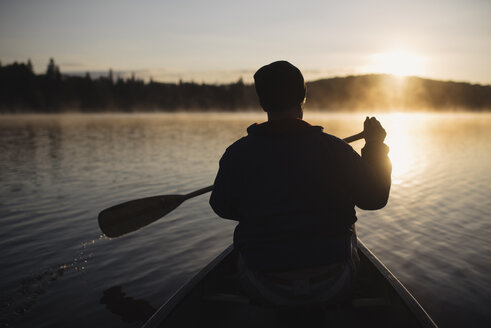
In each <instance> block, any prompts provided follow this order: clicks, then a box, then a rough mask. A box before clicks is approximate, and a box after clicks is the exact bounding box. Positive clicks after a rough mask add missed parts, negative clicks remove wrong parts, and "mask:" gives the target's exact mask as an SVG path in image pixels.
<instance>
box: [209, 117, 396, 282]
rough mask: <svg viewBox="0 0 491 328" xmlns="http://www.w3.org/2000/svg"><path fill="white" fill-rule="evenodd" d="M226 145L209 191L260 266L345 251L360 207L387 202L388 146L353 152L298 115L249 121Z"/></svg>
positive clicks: (295, 264) (245, 252)
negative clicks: (244, 132) (241, 134)
mask: <svg viewBox="0 0 491 328" xmlns="http://www.w3.org/2000/svg"><path fill="white" fill-rule="evenodd" d="M247 132H248V135H247V136H246V137H243V138H241V139H240V140H238V141H236V142H235V143H234V144H232V145H231V146H230V147H228V148H227V150H226V152H225V154H224V155H223V156H222V158H221V160H220V168H219V171H218V174H217V176H216V179H215V184H214V189H213V192H212V194H211V197H210V205H211V206H212V208H213V210H214V211H215V212H216V213H217V214H218V215H219V216H221V217H223V218H226V219H231V220H236V221H238V222H239V223H238V225H237V226H236V228H235V232H234V245H235V247H236V248H237V249H238V250H239V252H240V253H241V254H242V256H243V258H244V260H245V262H246V264H247V265H248V266H249V267H250V268H252V269H255V270H260V271H264V272H267V271H283V270H291V269H300V268H306V267H315V266H321V265H329V264H333V263H337V262H341V261H344V260H345V259H347V258H348V257H349V254H350V249H349V247H350V246H349V239H350V237H351V235H352V234H353V229H354V223H355V222H356V221H357V217H356V212H355V205H356V206H358V207H360V208H362V209H368V210H373V209H379V208H382V207H384V206H385V204H386V203H387V199H388V196H389V190H390V184H391V178H390V175H391V163H390V160H389V158H388V157H387V153H388V147H387V146H386V145H385V144H383V143H378V144H368V145H366V146H365V147H364V148H363V149H362V156H360V155H358V153H356V152H355V151H354V150H353V148H352V147H351V146H350V145H348V144H347V143H346V142H344V141H342V140H341V139H338V138H336V137H334V136H332V135H329V134H327V133H324V132H323V128H322V127H319V126H311V125H310V124H308V123H307V122H305V121H302V120H299V119H287V120H280V121H268V122H265V123H262V124H253V125H251V126H250V127H249V128H248V129H247Z"/></svg>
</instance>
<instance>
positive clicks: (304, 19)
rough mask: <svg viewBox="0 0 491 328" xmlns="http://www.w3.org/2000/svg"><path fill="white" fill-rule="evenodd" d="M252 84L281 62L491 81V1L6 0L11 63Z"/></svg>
mask: <svg viewBox="0 0 491 328" xmlns="http://www.w3.org/2000/svg"><path fill="white" fill-rule="evenodd" d="M50 57H53V58H55V61H56V62H57V63H58V64H59V66H60V69H61V71H62V72H63V73H68V72H86V71H90V72H94V73H95V72H97V71H102V72H107V70H108V69H109V68H112V69H113V70H114V71H115V72H121V74H123V73H131V72H134V73H135V74H136V75H137V76H139V77H142V78H149V77H153V79H154V80H160V81H177V80H179V79H180V78H182V79H184V80H194V81H197V82H212V83H213V82H228V81H234V80H237V79H238V78H239V77H243V78H244V80H245V81H248V82H249V81H250V80H251V77H252V74H253V72H254V71H255V70H256V69H257V68H259V67H260V66H262V65H264V64H267V63H269V62H271V61H274V60H278V59H286V60H289V61H290V62H292V63H293V64H295V65H297V66H298V67H299V68H300V69H301V70H302V71H303V72H304V75H305V77H306V79H307V80H314V79H319V78H322V77H332V76H345V75H350V74H365V73H391V74H400V75H418V76H423V77H429V78H434V79H443V80H454V81H469V82H472V83H481V84H491V1H489V0H445V1H442V0H435V1H433V0H424V1H421V0H413V1H395V0H390V1H389V0H387V1H382V0H376V1H368V0H367V1H351V0H346V1H339V0H337V1H310V0H302V1H300V0H297V1H291V0H283V1H265V0H261V1H258V0H248V1H231V0H214V1H210V0H207V1H199V0H179V1H178V0H175V1H163V0H160V1H156V0H155V1H150V0H141V1H121V0H112V1H102V0H98V1H92V0H85V1H73V0H67V1H47V0H31V1H27V0H26V1H24V0H17V1H16V0H10V1H6V0H0V61H1V62H2V65H5V64H9V63H12V62H13V61H22V62H25V61H26V60H27V59H28V58H30V59H31V60H32V62H33V64H34V68H35V71H36V72H43V71H44V70H45V69H46V65H47V63H48V60H49V58H50Z"/></svg>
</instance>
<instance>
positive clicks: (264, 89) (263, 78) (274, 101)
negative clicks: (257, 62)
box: [254, 61, 307, 113]
mask: <svg viewBox="0 0 491 328" xmlns="http://www.w3.org/2000/svg"><path fill="white" fill-rule="evenodd" d="M254 84H255V86H256V93H257V95H258V96H259V101H260V103H261V106H262V107H263V109H264V110H265V111H266V112H268V113H269V112H281V111H287V110H291V109H292V108H297V107H298V106H301V105H302V104H303V102H304V101H305V95H306V91H307V89H306V87H305V82H304V80H303V76H302V73H301V72H300V70H299V69H298V68H296V67H295V66H293V65H292V64H290V63H289V62H287V61H276V62H274V63H271V64H269V65H266V66H263V67H261V68H260V69H259V70H258V71H257V72H256V74H254Z"/></svg>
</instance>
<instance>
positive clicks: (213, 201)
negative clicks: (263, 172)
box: [210, 149, 239, 220]
mask: <svg viewBox="0 0 491 328" xmlns="http://www.w3.org/2000/svg"><path fill="white" fill-rule="evenodd" d="M231 162H232V160H231V156H230V151H229V150H228V149H227V151H226V152H225V154H223V156H222V158H221V159H220V167H219V169H218V173H217V176H216V178H215V183H214V186H213V191H212V193H211V196H210V205H211V207H212V208H213V210H214V211H215V213H216V214H217V215H218V216H220V217H222V218H224V219H229V220H238V214H237V212H238V210H237V208H238V200H237V192H236V190H237V188H239V186H238V185H237V183H238V181H237V179H236V177H235V175H236V174H234V170H233V169H234V167H233V164H232V163H231Z"/></svg>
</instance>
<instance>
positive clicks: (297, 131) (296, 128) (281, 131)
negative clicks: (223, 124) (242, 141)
mask: <svg viewBox="0 0 491 328" xmlns="http://www.w3.org/2000/svg"><path fill="white" fill-rule="evenodd" d="M322 130H323V127H321V126H312V125H310V124H309V123H307V122H305V121H303V120H301V119H285V120H278V121H267V122H264V123H261V124H257V123H254V124H252V125H251V126H249V127H248V128H247V133H248V134H249V135H250V136H260V137H274V136H293V135H304V134H311V133H321V132H322Z"/></svg>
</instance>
